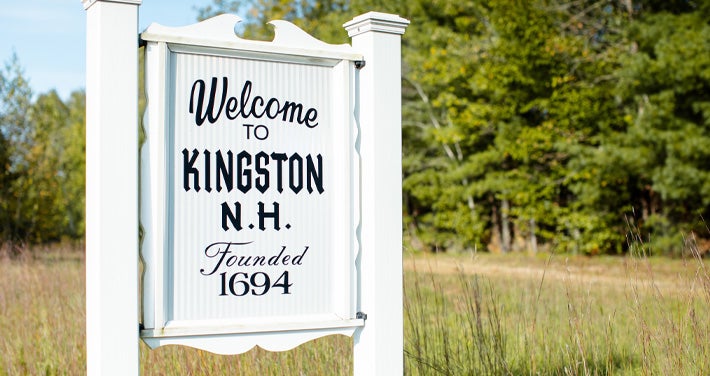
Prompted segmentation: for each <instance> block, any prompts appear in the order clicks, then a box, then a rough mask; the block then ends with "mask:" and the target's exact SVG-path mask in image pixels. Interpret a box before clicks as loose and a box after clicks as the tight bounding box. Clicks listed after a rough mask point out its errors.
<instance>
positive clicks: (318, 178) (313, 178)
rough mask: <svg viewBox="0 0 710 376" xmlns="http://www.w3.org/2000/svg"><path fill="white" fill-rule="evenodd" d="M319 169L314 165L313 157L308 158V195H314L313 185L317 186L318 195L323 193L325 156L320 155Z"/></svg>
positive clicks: (317, 157)
mask: <svg viewBox="0 0 710 376" xmlns="http://www.w3.org/2000/svg"><path fill="white" fill-rule="evenodd" d="M316 159H317V160H318V167H317V168H316V166H315V165H314V164H313V157H311V155H310V154H309V155H307V156H306V182H307V183H306V185H307V186H306V188H307V189H308V193H313V184H315V186H316V189H317V190H318V193H321V194H322V193H323V156H321V155H320V154H318V155H317V156H316Z"/></svg>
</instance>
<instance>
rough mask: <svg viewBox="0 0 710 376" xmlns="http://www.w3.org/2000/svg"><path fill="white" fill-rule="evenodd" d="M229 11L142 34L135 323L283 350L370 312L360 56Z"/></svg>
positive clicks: (160, 335)
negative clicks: (361, 264)
mask: <svg viewBox="0 0 710 376" xmlns="http://www.w3.org/2000/svg"><path fill="white" fill-rule="evenodd" d="M238 22H239V18H238V17H236V16H228V15H223V16H218V17H216V18H213V19H210V20H207V21H204V22H202V23H199V24H195V25H192V26H187V27H181V28H169V27H163V26H160V25H155V24H154V25H151V26H150V27H149V28H148V29H147V30H146V31H145V32H144V33H143V34H142V35H141V38H142V40H143V41H145V42H146V93H147V112H146V115H145V118H144V131H145V142H144V144H143V146H142V150H141V226H142V234H143V235H142V243H141V255H142V258H143V269H144V271H143V278H142V291H143V300H142V304H143V305H142V307H143V312H142V320H143V322H142V326H143V329H142V331H141V336H142V338H143V339H144V340H145V341H146V342H147V343H148V344H149V345H150V346H151V347H156V346H160V345H164V344H175V343H180V344H187V345H190V346H193V347H199V348H203V349H207V350H210V351H213V352H218V353H237V352H242V351H246V350H248V349H249V348H251V347H253V346H254V345H260V346H261V347H264V348H267V349H276V350H283V349H287V348H290V347H293V346H295V345H298V344H299V343H302V342H305V341H307V340H310V339H313V338H316V337H319V336H323V335H328V334H335V333H340V334H349V335H351V334H352V333H353V331H354V330H355V328H356V327H359V326H362V325H363V324H364V320H363V319H362V318H361V317H358V313H357V312H356V307H357V286H358V281H357V278H358V273H357V268H356V262H355V261H356V258H357V257H358V252H359V244H358V241H357V233H356V229H357V227H358V225H359V221H360V212H359V201H358V200H359V176H360V175H359V162H358V153H357V148H356V141H357V137H358V133H357V126H356V121H355V118H354V112H355V105H356V104H355V99H354V98H355V87H356V86H355V80H356V77H357V73H356V72H357V68H356V64H357V63H358V62H359V61H360V60H361V59H362V56H361V55H358V54H357V53H355V52H354V51H353V50H352V49H351V47H350V46H347V45H341V46H334V45H329V44H325V43H323V42H320V41H318V40H316V39H314V38H312V37H310V36H309V35H308V34H306V33H305V32H303V31H301V30H300V29H298V28H297V27H295V26H294V25H292V24H290V23H287V22H284V21H276V22H274V25H275V27H276V37H275V39H274V41H272V42H258V41H248V40H243V39H240V38H238V37H237V36H236V35H235V33H234V26H235V25H236V24H237V23H238ZM227 344H229V345H228V346H227Z"/></svg>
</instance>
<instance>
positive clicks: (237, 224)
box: [222, 202, 242, 231]
mask: <svg viewBox="0 0 710 376" xmlns="http://www.w3.org/2000/svg"><path fill="white" fill-rule="evenodd" d="M227 220H229V222H230V223H232V227H234V229H235V230H237V231H241V229H242V204H241V203H239V202H235V203H234V212H232V210H231V209H230V208H229V205H228V204H227V203H226V202H223V203H222V230H224V231H229V225H228V224H227Z"/></svg>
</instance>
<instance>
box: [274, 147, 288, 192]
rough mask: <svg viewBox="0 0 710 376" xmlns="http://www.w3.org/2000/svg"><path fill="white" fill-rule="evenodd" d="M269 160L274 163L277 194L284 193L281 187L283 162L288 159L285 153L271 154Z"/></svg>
mask: <svg viewBox="0 0 710 376" xmlns="http://www.w3.org/2000/svg"><path fill="white" fill-rule="evenodd" d="M271 159H273V160H275V161H276V190H278V191H279V193H282V192H283V191H284V187H283V162H285V161H286V160H287V159H288V157H287V156H286V154H285V153H271Z"/></svg>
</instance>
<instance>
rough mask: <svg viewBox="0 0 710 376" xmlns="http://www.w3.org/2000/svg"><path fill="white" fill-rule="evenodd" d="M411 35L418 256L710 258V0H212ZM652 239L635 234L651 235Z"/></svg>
mask: <svg viewBox="0 0 710 376" xmlns="http://www.w3.org/2000/svg"><path fill="white" fill-rule="evenodd" d="M371 10H374V11H381V12H388V13H394V14H398V15H400V16H402V17H405V18H407V19H409V20H410V21H411V25H410V26H409V28H408V29H407V32H406V33H405V34H404V36H403V60H404V63H403V77H402V88H403V106H404V108H403V127H404V129H403V142H404V145H403V155H402V158H403V179H404V180H403V181H404V192H403V193H404V199H405V202H404V204H405V210H406V212H405V213H404V217H405V229H404V231H405V235H406V236H407V238H408V239H409V244H411V245H412V246H413V247H414V248H425V249H432V250H438V249H441V250H465V249H481V250H485V249H488V250H493V251H501V252H510V251H516V250H518V251H520V250H529V251H532V252H537V251H539V250H546V251H553V252H575V253H584V254H599V253H623V252H626V251H627V250H628V247H629V243H628V242H629V239H630V238H631V237H636V241H643V242H645V243H646V244H647V245H648V247H649V249H650V250H651V251H652V252H655V253H666V254H678V253H679V252H681V251H682V249H683V239H684V237H685V238H686V239H692V238H694V239H696V241H697V242H698V244H700V245H701V247H700V248H701V249H703V250H710V249H707V248H710V247H709V246H708V244H710V241H708V238H710V231H708V229H707V224H706V223H705V221H704V218H706V217H707V216H708V212H709V209H708V207H709V205H708V204H710V134H709V130H710V25H709V23H708V22H709V21H710V1H708V0H698V1H689V0H668V1H664V0H525V1H523V0H486V1H482V0H473V1H451V0H406V1H405V0H389V1H382V0H349V1H348V0H328V1H317V2H314V1H308V0H301V1H287V0H250V1H235V0H232V1H229V0H214V1H213V3H212V4H211V5H209V6H207V7H204V8H202V9H200V10H199V12H200V14H199V16H200V17H201V18H205V17H208V16H211V15H215V14H217V13H222V12H236V13H239V14H248V15H250V16H249V17H248V18H247V20H246V22H245V26H243V30H242V32H243V34H244V35H245V36H247V37H252V38H259V39H269V38H270V34H271V31H270V30H269V28H268V27H266V26H265V25H266V21H268V20H271V19H286V20H291V21H293V22H294V23H296V24H297V25H299V26H301V27H302V28H303V29H304V30H306V31H308V32H310V33H311V34H313V35H315V36H317V37H318V38H320V39H322V40H325V41H329V42H332V43H347V42H348V40H347V36H346V35H345V33H344V32H343V30H342V27H341V25H342V24H343V23H344V22H347V21H348V20H350V19H351V18H352V17H353V16H355V15H358V14H361V13H364V12H367V11H371ZM639 236H640V237H641V239H638V237H639Z"/></svg>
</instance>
